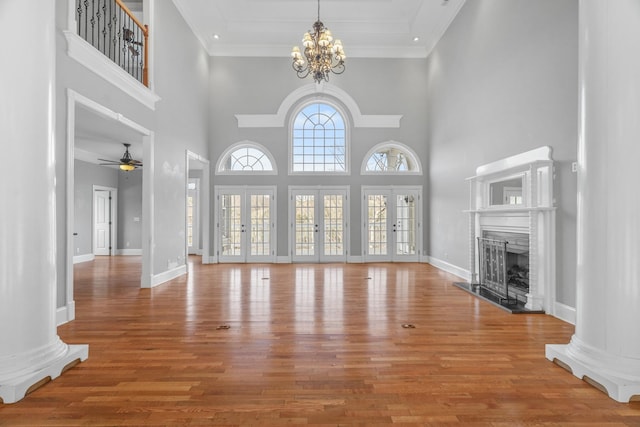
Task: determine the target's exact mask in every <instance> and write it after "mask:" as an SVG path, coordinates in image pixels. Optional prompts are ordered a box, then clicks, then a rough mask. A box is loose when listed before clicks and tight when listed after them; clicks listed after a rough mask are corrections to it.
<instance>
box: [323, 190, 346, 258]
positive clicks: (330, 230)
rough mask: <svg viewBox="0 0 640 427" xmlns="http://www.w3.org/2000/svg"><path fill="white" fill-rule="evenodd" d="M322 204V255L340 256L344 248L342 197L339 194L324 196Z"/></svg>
mask: <svg viewBox="0 0 640 427" xmlns="http://www.w3.org/2000/svg"><path fill="white" fill-rule="evenodd" d="M323 202H324V236H323V237H324V254H323V255H342V254H343V253H344V248H343V244H342V238H343V236H344V220H343V214H342V212H343V211H342V203H343V196H342V195H340V194H326V195H325V196H324V198H323Z"/></svg>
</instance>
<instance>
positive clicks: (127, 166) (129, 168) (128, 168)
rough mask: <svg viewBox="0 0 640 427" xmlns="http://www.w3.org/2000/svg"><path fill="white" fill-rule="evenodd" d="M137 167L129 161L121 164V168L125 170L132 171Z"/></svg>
mask: <svg viewBox="0 0 640 427" xmlns="http://www.w3.org/2000/svg"><path fill="white" fill-rule="evenodd" d="M135 168H136V167H135V166H134V165H130V164H128V163H123V164H121V165H120V170H123V171H125V172H130V171H132V170H134V169H135Z"/></svg>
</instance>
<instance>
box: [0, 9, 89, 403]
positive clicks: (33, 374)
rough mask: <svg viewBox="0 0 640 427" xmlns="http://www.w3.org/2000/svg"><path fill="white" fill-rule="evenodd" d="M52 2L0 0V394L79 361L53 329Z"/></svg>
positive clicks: (81, 355) (10, 396)
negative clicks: (0, 58) (0, 41)
mask: <svg viewBox="0 0 640 427" xmlns="http://www.w3.org/2000/svg"><path fill="white" fill-rule="evenodd" d="M55 3H56V2H49V1H47V2H33V1H24V0H2V2H0V36H1V37H0V38H2V39H3V40H5V41H9V40H12V42H7V43H3V47H2V55H3V57H4V58H6V59H9V58H10V59H11V60H9V61H8V62H6V63H5V64H4V65H3V66H2V67H1V68H0V93H1V94H2V99H1V100H0V141H2V153H3V158H4V159H5V161H4V162H3V165H2V168H0V200H2V203H1V204H0V236H1V237H0V340H1V341H0V399H2V401H3V402H4V403H13V402H16V401H18V400H20V399H21V398H23V397H24V395H25V393H26V392H27V390H28V389H29V388H30V387H32V386H34V385H35V384H38V383H40V382H41V381H46V380H47V379H49V378H51V379H53V378H55V377H57V376H59V375H60V373H61V372H62V370H63V369H64V367H65V366H67V365H69V364H70V363H72V362H74V361H76V360H84V359H86V358H87V352H88V348H87V346H86V345H82V346H68V345H66V344H65V343H63V342H62V341H61V340H60V338H58V335H57V334H56V323H55V314H56V256H55V255H56V251H55V248H56V244H55V243H56V242H55V239H56V230H55V205H56V200H55V162H54V149H55V147H54V141H55V133H54V122H55V109H54V101H55V98H54V94H55V52H56V46H55V27H54V22H55Z"/></svg>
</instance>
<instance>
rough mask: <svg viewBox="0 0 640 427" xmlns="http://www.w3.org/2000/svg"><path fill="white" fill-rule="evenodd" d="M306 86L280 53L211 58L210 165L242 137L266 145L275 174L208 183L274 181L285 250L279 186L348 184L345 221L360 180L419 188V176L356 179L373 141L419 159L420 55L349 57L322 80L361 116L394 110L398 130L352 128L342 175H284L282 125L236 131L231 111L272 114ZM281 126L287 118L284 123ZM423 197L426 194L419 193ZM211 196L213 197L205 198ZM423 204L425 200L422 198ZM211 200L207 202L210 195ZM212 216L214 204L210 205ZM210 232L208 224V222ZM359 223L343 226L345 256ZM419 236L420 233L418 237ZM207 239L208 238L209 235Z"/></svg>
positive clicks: (355, 215)
mask: <svg viewBox="0 0 640 427" xmlns="http://www.w3.org/2000/svg"><path fill="white" fill-rule="evenodd" d="M310 83H313V80H311V79H310V78H307V79H305V80H300V79H298V77H297V76H296V74H295V72H294V71H293V70H292V68H291V60H290V58H288V57H282V58H221V57H214V58H211V87H210V89H211V92H210V93H211V100H210V102H211V110H210V114H211V120H210V128H209V129H210V132H211V148H210V150H211V151H210V152H211V163H212V165H215V164H216V162H217V160H218V158H219V156H220V155H221V154H222V153H223V152H224V151H225V150H226V149H227V148H228V147H229V146H230V145H232V144H233V143H236V142H240V141H243V140H250V141H255V142H258V143H260V144H262V145H264V146H265V147H267V148H268V149H269V150H270V151H271V153H272V154H273V155H274V157H275V159H276V161H277V163H278V165H277V166H278V175H272V176H259V177H238V176H220V175H217V176H214V175H212V184H213V185H234V184H246V185H250V184H253V185H256V184H262V185H277V186H278V194H277V197H278V206H277V212H278V224H277V227H278V250H277V254H278V255H279V256H286V255H287V244H288V236H287V231H288V230H289V227H287V215H288V204H287V190H288V189H287V186H288V185H318V184H321V183H322V184H326V185H344V184H350V187H351V189H350V191H351V203H350V213H351V221H350V223H351V224H360V223H361V221H360V218H361V212H360V200H361V199H360V197H359V195H360V187H361V185H389V184H396V185H424V183H425V176H404V177H402V176H371V175H366V176H361V175H360V167H361V164H362V161H363V158H364V156H365V154H366V153H367V152H368V151H369V150H370V149H371V148H373V146H375V145H376V144H378V143H380V142H385V141H389V140H395V141H399V142H402V143H404V144H406V145H408V146H409V147H411V148H412V149H413V150H414V151H415V152H416V154H417V155H418V156H419V157H420V159H421V161H422V164H423V165H425V164H427V160H426V157H427V152H428V151H427V146H426V139H427V127H426V121H425V119H424V118H425V117H426V114H427V110H426V107H427V102H426V99H425V96H424V94H425V93H426V60H421V59H405V60H402V59H396V60H382V59H359V58H353V59H351V58H350V59H349V60H348V63H347V69H346V71H345V72H344V74H341V75H338V76H334V75H332V76H331V77H330V83H331V84H333V85H335V86H337V87H339V88H340V89H342V90H344V91H346V92H347V93H348V94H349V96H351V97H352V98H353V99H354V100H355V102H356V103H357V104H358V106H359V108H360V110H361V112H362V114H381V115H402V119H401V121H400V128H391V129H389V128H387V129H385V128H375V129H373V128H355V129H352V133H351V144H350V154H351V160H350V170H351V175H350V176H349V177H346V178H345V177H344V176H323V177H322V178H319V177H318V176H289V175H288V170H289V166H288V160H287V159H288V144H289V131H288V128H287V126H286V125H285V127H282V128H238V122H237V120H236V118H235V114H275V113H276V111H277V110H278V107H279V106H280V104H281V103H282V101H283V100H284V99H285V97H287V96H288V95H289V94H290V93H291V92H293V91H294V90H296V89H298V88H299V87H301V86H304V85H308V84H310ZM285 122H286V123H288V120H286V121H285ZM425 196H426V194H425ZM212 200H213V197H212ZM425 200H426V202H425V207H426V203H427V202H428V197H425ZM214 202H215V200H214ZM211 212H212V214H213V212H215V206H213V207H212V211H211ZM211 230H212V231H213V230H214V227H211ZM360 231H361V228H360V227H359V226H352V227H351V234H350V243H351V250H350V252H349V255H354V256H359V255H361V254H362V249H361V247H360V246H361V242H360ZM425 239H426V237H425ZM212 241H213V238H212Z"/></svg>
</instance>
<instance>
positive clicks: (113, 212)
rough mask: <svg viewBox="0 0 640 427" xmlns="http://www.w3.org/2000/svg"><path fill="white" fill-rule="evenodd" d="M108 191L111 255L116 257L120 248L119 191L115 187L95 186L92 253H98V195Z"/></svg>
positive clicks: (92, 200)
mask: <svg viewBox="0 0 640 427" xmlns="http://www.w3.org/2000/svg"><path fill="white" fill-rule="evenodd" d="M99 191H106V192H108V193H109V199H110V203H109V216H110V218H109V222H110V223H111V224H110V227H109V228H110V229H109V240H110V241H109V255H108V256H114V255H116V251H117V247H118V189H117V188H113V187H104V186H102V185H95V184H94V185H93V192H92V193H91V194H92V198H91V203H92V205H91V213H92V215H91V251H92V252H93V254H94V255H95V252H96V241H95V239H96V193H97V192H99Z"/></svg>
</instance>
